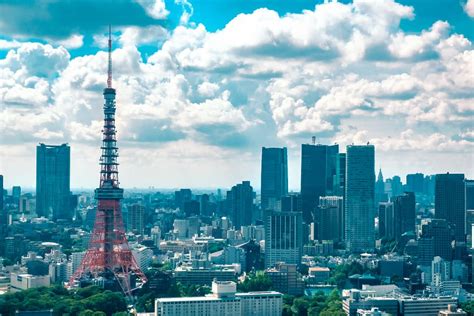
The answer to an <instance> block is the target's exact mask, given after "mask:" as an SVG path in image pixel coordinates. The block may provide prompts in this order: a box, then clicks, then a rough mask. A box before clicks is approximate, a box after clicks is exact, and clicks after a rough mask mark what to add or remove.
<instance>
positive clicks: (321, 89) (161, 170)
mask: <svg viewBox="0 0 474 316" xmlns="http://www.w3.org/2000/svg"><path fill="white" fill-rule="evenodd" d="M0 12H2V13H3V14H1V15H0V69H1V71H0V102H1V108H0V112H2V113H0V135H2V136H0V157H1V158H0V173H3V174H4V175H5V181H6V184H7V185H13V184H20V185H23V186H27V187H33V186H34V178H35V177H34V173H35V162H34V158H35V157H34V156H35V145H36V144H37V143H39V142H44V143H51V144H56V143H63V142H68V143H70V144H71V147H72V180H71V182H72V183H71V185H72V187H76V188H78V187H95V186H96V185H97V180H98V165H97V161H98V156H99V150H98V146H99V144H100V129H101V124H102V123H101V118H102V117H101V116H102V113H101V109H100V107H101V104H102V95H101V90H102V88H103V86H104V84H105V75H106V71H105V67H106V63H105V58H106V55H105V54H104V49H105V47H104V44H105V43H106V41H105V40H106V30H107V28H108V24H109V23H110V24H112V26H113V38H114V53H113V60H114V86H115V87H116V88H117V89H118V99H117V101H118V120H117V122H118V130H119V134H118V137H119V144H120V146H121V158H120V159H121V163H122V165H121V166H120V171H121V179H122V186H124V187H148V186H155V187H181V186H191V187H206V188H209V187H218V186H219V187H229V186H232V185H233V184H235V183H237V182H240V181H242V180H251V181H252V184H253V185H254V187H256V188H258V187H259V173H260V150H261V149H260V148H261V147H262V146H266V147H272V146H287V147H288V149H289V164H290V170H289V177H290V188H293V189H295V190H297V189H298V188H299V169H300V146H301V143H307V142H309V141H310V139H311V136H312V135H315V136H316V137H317V139H318V141H319V142H321V143H334V142H337V143H339V144H340V147H341V151H344V149H345V148H344V146H345V145H346V144H350V143H366V142H367V141H370V142H372V143H374V144H375V145H376V150H377V155H376V164H377V166H376V167H377V168H378V167H382V169H383V171H384V173H385V175H386V176H393V175H396V174H398V175H401V176H402V177H403V176H404V175H405V174H406V173H411V172H417V171H420V172H424V173H427V174H432V173H437V172H446V171H450V172H463V173H466V174H467V175H468V176H469V177H473V176H474V171H473V168H474V166H473V161H474V156H473V150H474V126H473V123H472V122H473V120H472V119H473V116H474V106H473V105H474V102H473V101H474V94H473V92H472V87H473V86H474V73H473V69H474V66H473V56H474V52H473V48H472V41H473V40H474V18H473V16H474V1H469V2H467V1H463V0H461V1H458V0H454V1H453V0H437V1H427V0H412V1H408V0H399V1H393V0H355V1H339V2H335V1H298V0H296V1H276V0H275V1H263V0H259V1H238V0H227V1H217V0H214V1H208V0H201V1H192V0H175V1H173V0H166V1H165V2H163V1H162V0H136V1H125V0H118V1H117V0H115V1H112V0H103V1H93V0H81V1H72V0H69V1H35V0H28V1H21V2H19V1H7V0H2V1H0ZM25 122H27V123H25ZM453 161H455V162H456V163H455V164H453Z"/></svg>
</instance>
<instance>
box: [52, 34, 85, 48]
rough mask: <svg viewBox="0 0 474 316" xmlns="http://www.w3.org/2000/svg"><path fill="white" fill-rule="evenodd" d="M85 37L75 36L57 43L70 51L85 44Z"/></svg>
mask: <svg viewBox="0 0 474 316" xmlns="http://www.w3.org/2000/svg"><path fill="white" fill-rule="evenodd" d="M83 40H84V36H83V35H79V34H73V35H71V36H70V37H69V38H66V39H64V40H61V41H57V42H56V43H57V44H59V45H62V46H64V47H66V48H69V49H74V48H80V47H82V45H83V44H84V41H83Z"/></svg>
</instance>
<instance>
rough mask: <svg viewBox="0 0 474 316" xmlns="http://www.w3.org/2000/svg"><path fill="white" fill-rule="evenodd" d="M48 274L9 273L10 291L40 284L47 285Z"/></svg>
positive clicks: (48, 282)
mask: <svg viewBox="0 0 474 316" xmlns="http://www.w3.org/2000/svg"><path fill="white" fill-rule="evenodd" d="M50 284H51V283H50V276H49V275H31V274H27V273H11V274H10V291H11V292H18V291H22V290H27V289H32V288H35V287H40V286H49V285H50Z"/></svg>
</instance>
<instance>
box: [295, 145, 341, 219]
mask: <svg viewBox="0 0 474 316" xmlns="http://www.w3.org/2000/svg"><path fill="white" fill-rule="evenodd" d="M338 154H339V145H331V146H328V145H319V144H318V145H314V144H313V145H310V144H303V145H302V146H301V198H302V203H303V204H302V205H303V221H304V222H305V223H307V224H309V223H311V222H312V221H313V213H314V211H315V209H316V207H317V206H318V202H319V197H320V196H326V195H334V194H335V191H337V190H338V189H339V185H338V180H339V179H338V175H337V169H338V168H337V165H338V159H339V155H338Z"/></svg>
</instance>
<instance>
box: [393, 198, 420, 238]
mask: <svg viewBox="0 0 474 316" xmlns="http://www.w3.org/2000/svg"><path fill="white" fill-rule="evenodd" d="M393 208H394V210H393V211H394V218H395V231H394V233H395V238H396V239H399V238H400V237H401V235H402V234H404V233H406V232H415V217H416V216H415V194H414V193H413V192H405V194H403V195H399V196H396V197H394V198H393Z"/></svg>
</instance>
